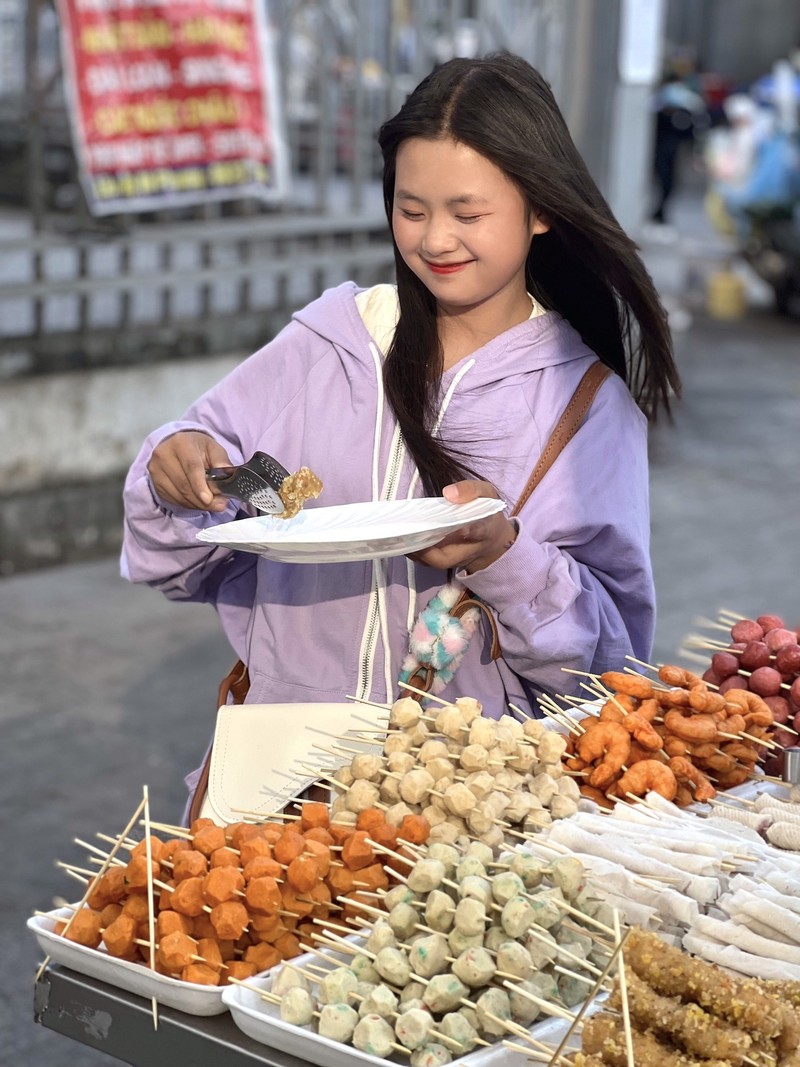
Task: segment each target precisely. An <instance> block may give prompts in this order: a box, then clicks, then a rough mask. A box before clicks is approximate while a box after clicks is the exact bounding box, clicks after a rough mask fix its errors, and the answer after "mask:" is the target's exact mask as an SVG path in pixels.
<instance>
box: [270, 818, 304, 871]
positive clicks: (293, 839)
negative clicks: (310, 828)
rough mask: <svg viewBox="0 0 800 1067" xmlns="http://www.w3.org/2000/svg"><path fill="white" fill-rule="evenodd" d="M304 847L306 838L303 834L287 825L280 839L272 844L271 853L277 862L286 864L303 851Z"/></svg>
mask: <svg viewBox="0 0 800 1067" xmlns="http://www.w3.org/2000/svg"><path fill="white" fill-rule="evenodd" d="M305 848H306V839H305V838H304V837H303V835H302V834H298V833H296V832H295V831H294V830H290V829H289V828H288V827H287V828H286V830H285V831H284V833H282V834H281V836H280V839H279V840H278V841H276V842H275V844H274V845H273V846H272V855H273V856H274V857H275V859H276V860H277V861H278V863H285V864H287V866H288V864H290V863H291V862H292V860H293V859H295V858H296V857H297V856H301V855H302V854H303V852H305Z"/></svg>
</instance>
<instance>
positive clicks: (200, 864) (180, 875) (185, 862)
mask: <svg viewBox="0 0 800 1067" xmlns="http://www.w3.org/2000/svg"><path fill="white" fill-rule="evenodd" d="M205 874H208V859H207V857H206V856H204V855H203V853H202V852H198V851H197V850H196V849H194V848H186V849H183V851H181V852H178V853H176V855H175V859H174V860H173V867H172V877H173V878H174V879H175V881H176V882H182V881H183V880H184V878H199V877H201V876H202V875H205Z"/></svg>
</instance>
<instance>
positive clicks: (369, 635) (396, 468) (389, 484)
mask: <svg viewBox="0 0 800 1067" xmlns="http://www.w3.org/2000/svg"><path fill="white" fill-rule="evenodd" d="M404 452H405V446H404V444H403V437H402V435H401V434H399V433H398V434H397V435H396V439H395V442H394V445H393V447H392V453H391V456H390V457H389V463H388V466H387V469H386V478H385V480H384V486H383V492H382V493H381V499H382V500H390V499H391V498H392V495H393V494H394V491H395V489H396V488H397V482H398V481H399V478H400V471H401V469H402V466H403V455H404ZM381 565H382V564H381V562H380V561H378V566H381ZM372 592H373V593H375V596H374V599H372V606H371V608H370V612H369V617H368V619H367V625H366V628H365V630H364V634H365V640H363V641H362V647H363V649H364V654H363V656H362V658H361V663H360V665H359V674H358V690H357V693H356V695H357V696H358V698H359V699H360V700H363V699H365V698H367V697H369V696H370V691H371V689H372V663H373V659H374V656H375V647H376V646H377V644H378V630H379V627H378V617H379V610H378V596H377V584H376V579H375V575H374V571H373V578H372ZM386 699H387V700H390V699H391V694H390V693H387V694H386Z"/></svg>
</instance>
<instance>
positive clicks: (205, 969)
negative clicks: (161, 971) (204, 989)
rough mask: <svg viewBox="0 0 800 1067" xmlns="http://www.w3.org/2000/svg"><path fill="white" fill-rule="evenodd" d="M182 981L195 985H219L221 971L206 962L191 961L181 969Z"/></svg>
mask: <svg viewBox="0 0 800 1067" xmlns="http://www.w3.org/2000/svg"><path fill="white" fill-rule="evenodd" d="M181 981H182V982H191V983H192V984H193V985H219V982H220V976H219V971H215V970H214V968H213V967H209V966H208V964H206V963H189V964H187V965H186V966H185V967H184V968H183V969H182V970H181Z"/></svg>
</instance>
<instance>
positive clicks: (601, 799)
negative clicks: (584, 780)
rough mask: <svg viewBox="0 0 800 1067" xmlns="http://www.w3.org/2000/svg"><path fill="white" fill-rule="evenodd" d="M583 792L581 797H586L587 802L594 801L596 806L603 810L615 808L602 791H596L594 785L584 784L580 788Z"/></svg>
mask: <svg viewBox="0 0 800 1067" xmlns="http://www.w3.org/2000/svg"><path fill="white" fill-rule="evenodd" d="M578 788H579V789H580V791H581V796H583V797H586V798H587V800H593V801H594V802H595V804H598V805H599V806H600V807H601V808H613V807H614V804H613V802H612V801H610V800H609V799H608V797H607V796H606V795H605V793H604V792H603V790H602V789H595V787H594V786H593V785H585V784H582V785H580V786H578Z"/></svg>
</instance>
